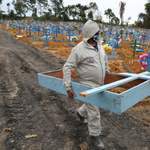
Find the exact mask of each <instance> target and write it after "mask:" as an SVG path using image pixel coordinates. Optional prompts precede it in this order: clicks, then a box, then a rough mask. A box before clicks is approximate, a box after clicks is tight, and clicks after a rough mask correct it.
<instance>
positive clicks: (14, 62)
mask: <svg viewBox="0 0 150 150" xmlns="http://www.w3.org/2000/svg"><path fill="white" fill-rule="evenodd" d="M10 32H11V34H10ZM10 32H8V31H5V30H4V28H3V26H2V25H0V149H2V150H94V149H95V148H94V147H93V146H92V145H91V143H90V137H89V135H88V129H87V126H84V125H81V124H80V122H79V120H78V118H77V117H76V115H75V112H76V110H77V109H78V107H79V106H81V105H82V102H81V101H78V100H70V99H69V98H68V97H67V96H64V95H62V94H59V93H57V92H54V91H51V90H48V89H46V88H43V87H40V86H39V84H38V79H37V73H39V72H45V71H50V70H57V69H61V68H62V66H63V64H64V63H65V60H66V59H67V57H68V55H69V53H70V51H71V49H72V48H71V47H69V46H68V43H62V42H57V43H56V42H52V41H49V44H50V45H51V46H49V47H43V46H42V43H43V42H41V41H40V42H35V41H34V42H31V41H30V40H29V39H30V38H27V37H26V35H25V34H24V33H23V37H22V38H16V33H18V31H15V32H16V33H15V32H13V31H10ZM36 38H37V37H36ZM58 38H59V37H58ZM81 40H82V37H81V38H80V41H81ZM44 44H45V42H44ZM62 44H64V46H62ZM72 44H74V43H72ZM76 44H78V43H75V44H74V45H76ZM120 45H121V46H122V49H120V50H119V49H115V52H114V54H116V55H119V59H118V60H115V59H110V60H109V66H110V71H111V72H112V73H116V72H128V71H127V70H126V69H125V68H124V67H123V66H122V62H124V63H125V64H126V65H127V66H128V67H129V68H130V69H131V70H132V71H133V72H134V73H140V72H143V71H145V70H141V66H140V64H139V62H138V58H137V59H132V58H130V59H127V58H125V57H124V56H122V55H121V54H120V52H119V51H122V52H123V53H124V54H125V55H127V56H129V57H132V53H133V52H132V51H133V50H132V49H131V48H130V46H129V44H127V43H124V42H121V44H120ZM148 51H149V47H147V48H146V49H145V53H147V52H148ZM106 53H107V54H108V55H110V54H111V51H109V50H108V51H106ZM141 54H143V53H141V52H138V53H136V56H135V57H138V56H139V55H141ZM100 111H101V124H102V133H101V135H100V138H101V140H102V141H103V143H104V145H105V147H106V148H105V149H106V150H150V97H147V98H145V99H144V100H142V101H141V102H140V103H138V104H136V105H135V106H133V107H131V108H130V109H128V110H127V111H125V112H124V113H122V114H121V115H117V114H114V113H111V112H109V111H106V110H104V109H100Z"/></svg>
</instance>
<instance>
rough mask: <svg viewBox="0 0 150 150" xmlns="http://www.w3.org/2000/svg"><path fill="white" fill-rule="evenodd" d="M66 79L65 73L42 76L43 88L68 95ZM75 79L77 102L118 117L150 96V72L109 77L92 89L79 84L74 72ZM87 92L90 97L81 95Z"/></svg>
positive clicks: (39, 79)
mask: <svg viewBox="0 0 150 150" xmlns="http://www.w3.org/2000/svg"><path fill="white" fill-rule="evenodd" d="M62 79H63V72H62V70H55V71H49V72H43V73H38V82H39V85H40V86H42V87H45V88H48V89H50V90H54V91H56V92H59V93H62V94H64V95H67V92H66V90H65V89H64V87H63V86H62V83H63V81H62ZM72 79H73V81H72V82H71V86H72V89H73V91H74V92H75V94H76V97H75V99H77V100H80V101H83V102H86V103H90V104H92V105H96V106H98V107H100V108H103V109H105V110H108V111H111V112H114V113H116V114H121V113H123V112H124V111H126V110H127V109H129V108H130V107H132V106H133V105H135V104H136V103H138V102H139V101H141V100H143V99H144V98H146V97H147V96H149V95H150V81H149V79H150V76H149V73H148V72H145V73H142V74H140V75H137V74H136V75H135V74H131V73H120V74H106V77H105V83H104V85H103V86H101V87H99V88H92V87H90V86H86V85H82V84H80V83H78V78H77V76H76V71H72ZM76 81H77V82H76ZM118 83H120V84H118ZM109 85H110V86H109ZM114 87H115V88H116V89H117V88H122V89H125V90H124V91H123V92H121V93H116V92H111V91H113V89H112V88H114ZM84 91H85V93H88V97H84V95H82V94H81V93H83V92H84ZM81 95H82V96H81Z"/></svg>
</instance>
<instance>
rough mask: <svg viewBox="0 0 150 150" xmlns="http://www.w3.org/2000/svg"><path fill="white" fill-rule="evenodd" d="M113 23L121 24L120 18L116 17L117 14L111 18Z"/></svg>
mask: <svg viewBox="0 0 150 150" xmlns="http://www.w3.org/2000/svg"><path fill="white" fill-rule="evenodd" d="M111 23H113V24H115V25H119V23H120V19H119V18H118V17H116V16H113V17H112V18H111Z"/></svg>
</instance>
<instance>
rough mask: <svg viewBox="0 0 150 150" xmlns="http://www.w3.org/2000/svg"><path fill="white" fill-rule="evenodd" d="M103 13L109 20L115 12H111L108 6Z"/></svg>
mask: <svg viewBox="0 0 150 150" xmlns="http://www.w3.org/2000/svg"><path fill="white" fill-rule="evenodd" d="M104 15H106V16H107V17H108V18H109V22H110V21H111V18H113V17H114V16H115V14H114V13H113V12H112V10H111V9H110V8H108V9H107V10H105V12H104Z"/></svg>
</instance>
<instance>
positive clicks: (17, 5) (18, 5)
mask: <svg viewBox="0 0 150 150" xmlns="http://www.w3.org/2000/svg"><path fill="white" fill-rule="evenodd" d="M12 4H13V5H14V9H15V11H16V13H17V15H19V16H20V18H22V15H24V16H25V14H26V13H27V11H28V8H27V6H26V4H25V3H24V2H23V1H21V0H16V1H15V0H13V2H12Z"/></svg>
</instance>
